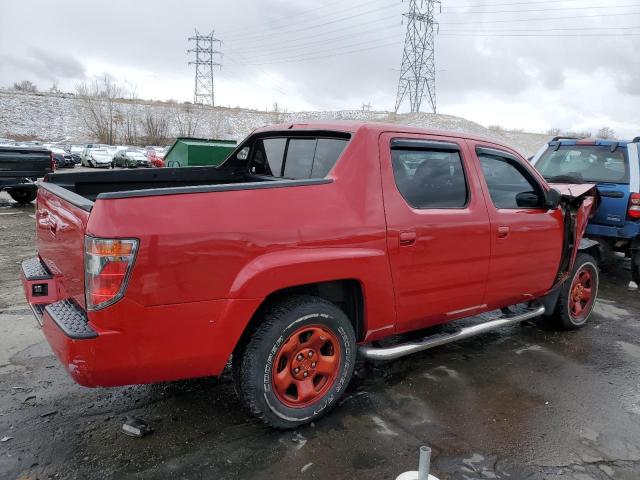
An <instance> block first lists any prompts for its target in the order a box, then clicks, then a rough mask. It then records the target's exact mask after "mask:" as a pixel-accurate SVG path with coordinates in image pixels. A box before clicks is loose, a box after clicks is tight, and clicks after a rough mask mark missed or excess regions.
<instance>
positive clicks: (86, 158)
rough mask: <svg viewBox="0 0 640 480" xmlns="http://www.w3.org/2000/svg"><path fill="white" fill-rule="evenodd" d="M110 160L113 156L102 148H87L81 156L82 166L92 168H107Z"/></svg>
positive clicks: (109, 165)
mask: <svg viewBox="0 0 640 480" xmlns="http://www.w3.org/2000/svg"><path fill="white" fill-rule="evenodd" d="M112 160H113V156H112V155H111V154H110V153H109V151H108V150H107V149H106V148H104V147H96V148H92V147H87V148H85V150H84V153H83V156H82V161H83V163H82V164H83V165H86V166H87V167H94V168H109V167H111V162H112Z"/></svg>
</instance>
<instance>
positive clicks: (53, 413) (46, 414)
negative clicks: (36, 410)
mask: <svg viewBox="0 0 640 480" xmlns="http://www.w3.org/2000/svg"><path fill="white" fill-rule="evenodd" d="M56 413H58V410H51V411H50V412H44V413H43V414H41V415H40V417H42V418H45V417H50V416H51V415H55V414H56Z"/></svg>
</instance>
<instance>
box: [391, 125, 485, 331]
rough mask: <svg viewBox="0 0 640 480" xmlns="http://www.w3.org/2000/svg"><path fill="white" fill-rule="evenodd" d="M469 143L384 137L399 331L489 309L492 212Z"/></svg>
mask: <svg viewBox="0 0 640 480" xmlns="http://www.w3.org/2000/svg"><path fill="white" fill-rule="evenodd" d="M467 148H468V147H467V145H466V143H465V141H464V140H460V139H457V138H452V137H442V136H430V135H429V136H426V135H407V134H391V133H389V134H384V135H382V136H381V137H380V155H381V167H382V183H383V184H382V187H383V195H384V205H385V214H386V220H387V244H388V251H389V259H390V262H391V271H392V275H393V283H394V289H395V298H396V311H397V330H398V331H399V332H401V331H408V330H413V329H416V328H422V327H427V326H430V325H435V324H437V323H443V322H446V321H449V320H453V319H456V318H461V317H465V316H469V315H472V314H474V313H475V312H478V311H479V310H482V309H483V308H484V307H483V305H482V304H483V298H484V294H485V286H486V281H487V272H488V268H489V254H490V231H489V217H488V213H487V208H486V205H485V202H484V199H483V197H482V194H481V188H480V182H479V179H478V176H477V174H475V169H473V168H472V166H471V165H470V163H469V158H470V157H471V156H472V154H471V152H469V151H468V150H467Z"/></svg>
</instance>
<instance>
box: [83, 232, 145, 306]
mask: <svg viewBox="0 0 640 480" xmlns="http://www.w3.org/2000/svg"><path fill="white" fill-rule="evenodd" d="M137 250H138V241H137V240H135V239H110V238H94V237H86V239H85V248H84V255H85V260H84V270H85V290H86V292H85V293H86V301H87V309H88V310H98V309H100V308H104V307H106V306H108V305H111V304H113V303H115V302H117V301H118V300H120V299H121V298H122V296H123V295H124V291H125V289H126V288H127V282H128V280H129V275H130V273H131V268H132V267H133V261H134V260H135V255H136V251H137Z"/></svg>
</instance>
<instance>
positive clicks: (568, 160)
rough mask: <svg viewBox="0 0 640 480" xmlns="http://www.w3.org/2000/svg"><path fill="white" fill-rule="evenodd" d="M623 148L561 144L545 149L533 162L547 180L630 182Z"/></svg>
mask: <svg viewBox="0 0 640 480" xmlns="http://www.w3.org/2000/svg"><path fill="white" fill-rule="evenodd" d="M625 150H626V149H625V148H620V147H619V148H616V149H615V150H614V151H613V152H612V151H611V147H610V146H608V145H561V146H560V148H558V149H557V150H555V149H554V148H548V149H547V151H546V152H544V154H543V155H542V157H540V160H538V162H537V163H536V168H537V169H538V170H539V171H540V173H542V175H543V176H544V177H545V178H546V179H547V180H551V181H554V178H555V177H561V178H562V177H569V178H573V179H576V180H579V181H582V182H609V183H629V164H628V162H627V159H626V154H625Z"/></svg>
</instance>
